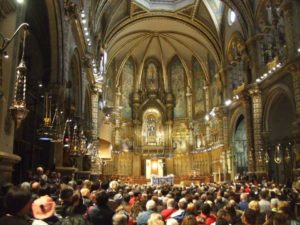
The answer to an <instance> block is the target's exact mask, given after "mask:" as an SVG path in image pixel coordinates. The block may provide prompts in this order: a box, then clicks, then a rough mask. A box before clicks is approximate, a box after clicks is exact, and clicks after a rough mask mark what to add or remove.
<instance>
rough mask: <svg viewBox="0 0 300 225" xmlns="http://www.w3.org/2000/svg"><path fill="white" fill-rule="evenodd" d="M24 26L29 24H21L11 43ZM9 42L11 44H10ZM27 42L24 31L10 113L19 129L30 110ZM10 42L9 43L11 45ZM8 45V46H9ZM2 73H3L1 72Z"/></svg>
mask: <svg viewBox="0 0 300 225" xmlns="http://www.w3.org/2000/svg"><path fill="white" fill-rule="evenodd" d="M23 26H26V27H28V24H21V25H20V26H19V28H18V29H17V31H16V32H15V34H14V35H13V37H12V38H11V39H10V41H11V40H12V39H13V38H14V37H15V35H16V33H17V32H18V31H19V29H20V28H21V27H23ZM10 41H9V42H10ZM25 41H26V30H24V39H23V50H22V57H21V61H20V64H19V65H18V67H17V72H16V73H17V78H16V82H15V90H14V99H13V102H12V105H11V106H10V107H9V110H10V113H11V115H12V118H13V120H14V121H15V124H16V127H17V128H19V127H20V125H21V122H22V121H23V120H24V119H25V118H26V116H27V114H28V112H29V110H28V109H27V108H26V102H25V98H26V72H27V68H26V65H25V62H24V53H25ZM9 42H7V43H8V44H9ZM8 44H7V45H8ZM1 73H2V72H1Z"/></svg>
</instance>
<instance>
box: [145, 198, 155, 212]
mask: <svg viewBox="0 0 300 225" xmlns="http://www.w3.org/2000/svg"><path fill="white" fill-rule="evenodd" d="M155 207H156V203H155V201H153V200H149V201H148V202H147V204H146V209H147V210H154V209H155Z"/></svg>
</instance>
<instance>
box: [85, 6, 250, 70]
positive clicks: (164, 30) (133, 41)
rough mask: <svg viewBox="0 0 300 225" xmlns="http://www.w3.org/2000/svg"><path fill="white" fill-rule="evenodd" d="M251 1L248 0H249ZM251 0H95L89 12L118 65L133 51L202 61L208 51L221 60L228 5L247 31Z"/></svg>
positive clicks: (138, 58)
mask: <svg viewBox="0 0 300 225" xmlns="http://www.w3.org/2000/svg"><path fill="white" fill-rule="evenodd" d="M251 4H252V5H251ZM254 4H255V1H252V3H249V1H244V0H222V1H221V0H109V1H108V0H107V1H105V0H98V1H95V2H94V4H93V5H92V8H93V10H92V11H91V14H90V18H93V20H92V21H91V25H92V27H93V32H94V34H97V35H98V41H99V42H100V43H101V44H102V45H105V46H106V47H107V51H108V65H110V63H111V62H112V61H113V60H114V59H115V61H116V63H117V68H118V67H122V65H124V63H125V62H126V61H127V59H128V58H129V57H130V56H131V57H133V58H134V59H135V60H136V61H137V62H142V61H143V60H144V59H146V58H147V57H149V56H152V57H155V58H157V59H160V60H161V62H162V63H165V64H167V63H168V62H169V61H170V60H171V58H172V57H173V56H174V55H178V56H179V58H181V60H185V61H188V60H190V59H191V58H192V56H194V57H196V58H197V59H198V61H199V62H200V63H201V62H205V61H206V60H205V59H206V58H207V55H208V53H210V54H211V55H212V56H213V58H214V60H215V62H216V64H217V65H221V64H222V63H223V61H224V54H225V50H224V49H225V46H224V39H225V38H224V36H225V35H224V26H225V24H224V23H225V22H224V21H227V19H226V16H227V11H228V8H231V9H233V10H234V11H236V12H237V15H238V23H239V24H240V27H241V28H242V30H243V33H244V35H245V36H247V35H250V34H251V32H252V31H251V27H252V24H251V18H252V17H253V16H252V15H253V13H252V11H253V10H252V8H253V7H255V5H254Z"/></svg>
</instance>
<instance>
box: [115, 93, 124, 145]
mask: <svg viewBox="0 0 300 225" xmlns="http://www.w3.org/2000/svg"><path fill="white" fill-rule="evenodd" d="M121 97H122V95H121V92H120V90H118V91H117V93H116V100H115V108H116V109H117V113H116V114H115V117H116V119H115V137H114V139H115V140H114V144H115V147H116V148H117V149H118V150H119V147H120V143H121V137H120V129H121V127H120V126H121V124H120V123H121V121H120V120H121V112H120V110H119V109H120V107H121V106H120V102H121Z"/></svg>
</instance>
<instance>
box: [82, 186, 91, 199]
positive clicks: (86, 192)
mask: <svg viewBox="0 0 300 225" xmlns="http://www.w3.org/2000/svg"><path fill="white" fill-rule="evenodd" d="M80 193H81V195H82V197H85V198H89V197H90V194H91V193H90V190H89V189H88V188H81V190H80Z"/></svg>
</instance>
